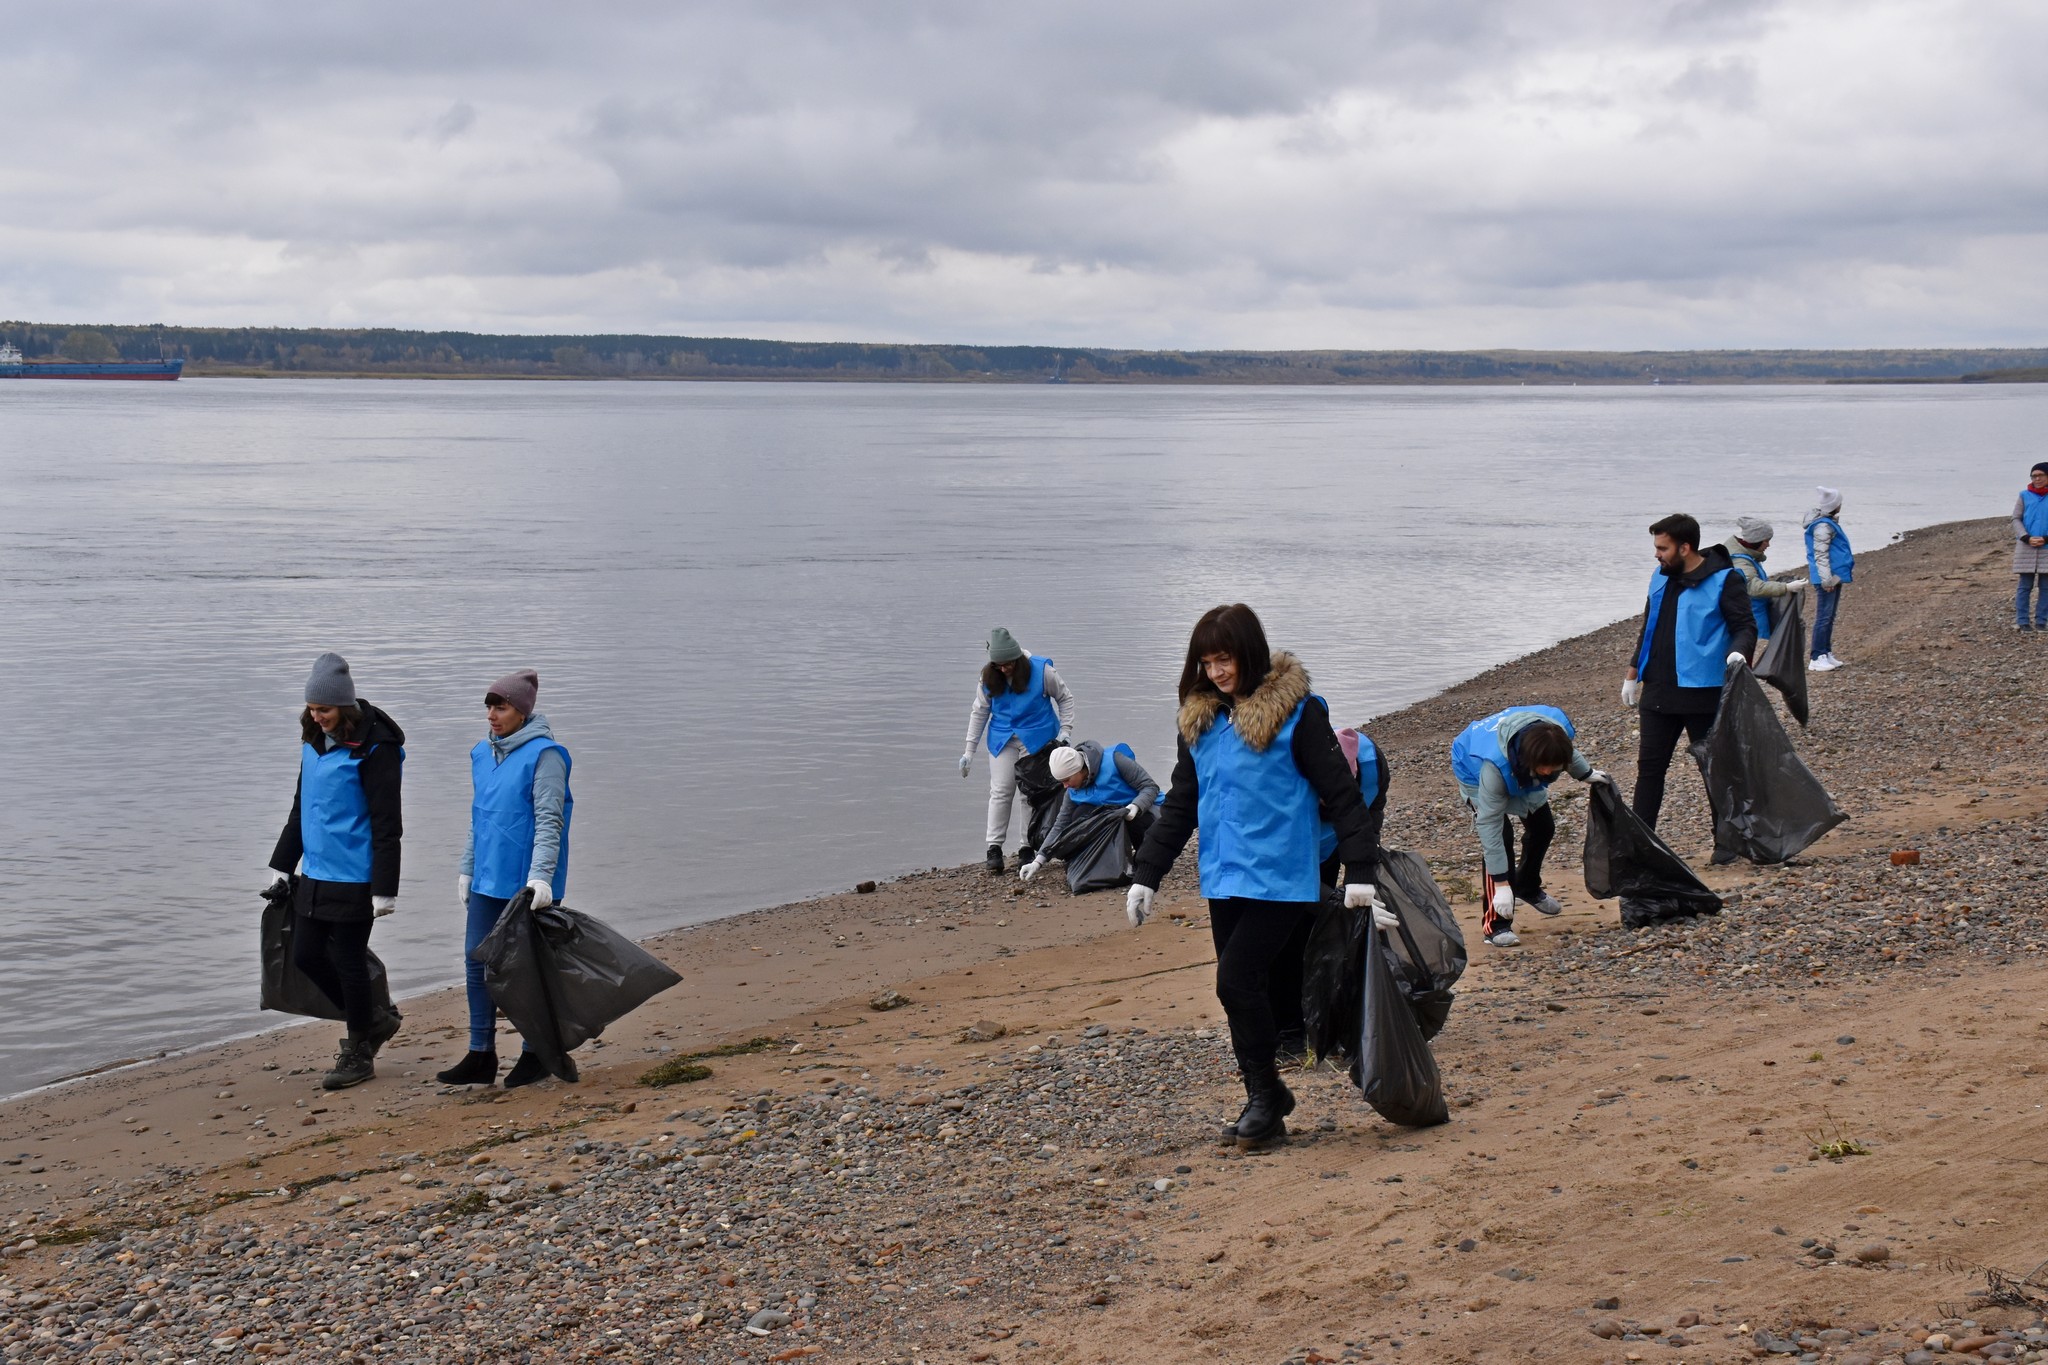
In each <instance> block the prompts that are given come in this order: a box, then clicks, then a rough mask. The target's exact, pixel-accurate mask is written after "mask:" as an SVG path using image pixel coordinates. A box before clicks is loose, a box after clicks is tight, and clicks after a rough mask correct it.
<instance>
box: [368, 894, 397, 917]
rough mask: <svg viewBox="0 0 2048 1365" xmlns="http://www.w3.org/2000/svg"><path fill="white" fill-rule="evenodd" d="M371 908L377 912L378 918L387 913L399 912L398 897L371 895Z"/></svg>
mask: <svg viewBox="0 0 2048 1365" xmlns="http://www.w3.org/2000/svg"><path fill="white" fill-rule="evenodd" d="M370 909H371V910H373V911H375V912H376V915H377V918H378V919H383V918H384V917H385V916H386V915H389V914H394V913H396V912H397V910H398V897H396V896H372V897H370Z"/></svg>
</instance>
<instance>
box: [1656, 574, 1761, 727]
mask: <svg viewBox="0 0 2048 1365" xmlns="http://www.w3.org/2000/svg"><path fill="white" fill-rule="evenodd" d="M1734 567H1735V561H1733V560H1732V559H1730V558H1729V557H1728V551H1727V550H1726V549H1724V548H1722V547H1721V546H1719V545H1709V546H1708V547H1707V548H1706V549H1704V550H1702V551H1700V565H1699V567H1698V568H1696V569H1692V570H1689V571H1687V572H1685V573H1678V574H1674V573H1671V572H1669V571H1668V570H1667V571H1666V572H1665V577H1667V578H1669V579H1671V582H1670V583H1668V584H1666V585H1665V588H1664V600H1663V602H1662V603H1661V604H1660V606H1661V610H1659V611H1658V613H1657V619H1656V620H1655V621H1652V620H1651V619H1650V610H1649V607H1648V606H1647V605H1645V606H1644V608H1643V625H1642V630H1639V631H1637V632H1636V648H1635V653H1633V654H1631V655H1630V656H1629V657H1630V659H1631V660H1634V659H1639V658H1642V653H1643V631H1650V632H1651V635H1650V657H1649V659H1648V660H1647V661H1646V662H1645V663H1644V665H1643V675H1642V684H1643V695H1642V696H1641V697H1640V698H1639V699H1638V700H1639V703H1640V705H1641V707H1642V709H1643V710H1645V711H1656V712H1659V713H1661V714H1664V715H1667V716H1700V715H1707V716H1710V715H1712V714H1714V713H1715V712H1716V711H1718V710H1720V709H1721V689H1720V687H1719V686H1714V687H1680V686H1679V685H1678V662H1677V648H1678V647H1677V643H1676V642H1677V638H1678V594H1679V593H1680V592H1683V591H1684V590H1685V589H1687V588H1691V587H1697V586H1698V585H1699V584H1701V583H1704V582H1705V581H1706V580H1707V579H1709V578H1711V577H1713V576H1714V575H1715V574H1717V573H1719V572H1720V571H1721V570H1723V569H1732V568H1734ZM1720 606H1721V620H1722V622H1723V623H1724V624H1725V625H1726V626H1727V627H1728V648H1729V649H1730V650H1731V651H1733V650H1740V651H1741V652H1742V653H1743V654H1745V655H1751V654H1755V653H1756V617H1755V616H1753V615H1751V614H1750V610H1749V580H1748V579H1746V578H1744V577H1743V576H1742V575H1741V574H1740V573H1731V574H1729V575H1728V576H1727V577H1726V578H1724V579H1722V580H1721V602H1720Z"/></svg>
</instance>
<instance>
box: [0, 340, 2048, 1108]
mask: <svg viewBox="0 0 2048 1365" xmlns="http://www.w3.org/2000/svg"><path fill="white" fill-rule="evenodd" d="M2044 429H2048V390H2044V389H2039V388H2031V387H2023V386H2013V387H1996V388H1991V387H1986V388H1968V389H1964V388H1947V387H1942V388H1935V387H1926V388H1920V387H1900V388H1876V387H1840V388H1755V389H1738V388H1640V389H1611V388H1597V389H1596V388H1583V389H1578V388H1549V389H1539V388H1517V389H1465V388H1433V389H1383V388H1371V389H1366V388H1361V389H1342V390H1331V389H1280V388H1200V389H1195V388H1173V389H1168V388H1091V387H1082V386H1049V385H1048V386H1031V387H964V386H961V387H955V386H945V387H937V386H934V387H917V386H880V385H877V386H853V385H822V384H821V385H797V384H788V385H783V384H776V385H768V384H762V385H744V384H623V383H588V384H566V383H564V384H550V383H525V384H520V383H484V382H445V383H442V382H437V383H414V382H379V381H360V382H356V381H333V380H326V381H319V380H314V381H291V380H197V381H186V382H182V383H179V384H175V385H154V384H152V385H98V384H95V385H86V384H56V383H43V384H32V383H28V382H25V381H24V382H19V383H10V384H6V385H4V386H0V507H4V511H5V515H4V518H0V621H4V623H5V625H4V632H5V634H4V636H0V699H4V701H5V705H6V715H5V721H4V729H0V759H4V764H5V775H6V779H7V783H6V787H7V793H6V798H5V800H4V802H0V1093H7V1092H10V1091H15V1090H19V1089H21V1088H23V1087H26V1086H29V1085H33V1084H36V1083H39V1082H42V1081H45V1080H48V1079H50V1078H53V1077H56V1076H60V1075H63V1074H66V1073H68V1072H70V1071H73V1070H76V1069H79V1068H82V1067H85V1066H89V1065H93V1064H96V1063H100V1062H104V1061H108V1060H112V1059H115V1058H121V1057H130V1056H140V1055H149V1054H153V1053H155V1052H157V1051H159V1050H162V1049H165V1048H172V1047H178V1046H182V1045H187V1044H190V1043H194V1042H198V1041H203V1040H207V1039H212V1038H220V1037H225V1036H229V1035H232V1034H235V1033H240V1032H246V1031H248V1030H250V1029H252V1028H258V1027H262V1026H263V1025H264V1024H266V1023H275V1022H278V1016H264V1015H262V1014H260V1013H259V1012H258V1011H257V1010H256V1009H255V1003H256V960H255V947H256V943H255V926H256V921H257V913H258V910H259V908H260V903H259V902H258V900H257V899H256V897H255V894H254V891H255V888H256V886H257V884H258V883H259V881H260V880H261V878H262V868H263V865H264V863H265V861H266V860H267V859H268V857H269V853H270V849H271V845H272V842H273V841H274V840H275V838H276V836H277V832H278V828H279V826H280V824H281V823H282V821H283V819H284V817H285V815H286V812H287V811H288V809H289V807H290V804H291V796H292V786H293V783H294V781H295V774H296V764H297V740H296V733H297V732H296V719H295V718H296V713H297V711H298V708H299V698H300V696H301V690H300V689H301V687H302V685H303V681H304V676H305V673H306V670H307V667H308V665H309V664H310V662H311V660H312V658H313V657H314V655H316V654H317V653H319V652H320V651H321V650H324V649H336V650H339V651H341V652H342V653H344V654H345V655H347V656H348V658H349V659H350V661H351V662H352V664H353V665H354V670H355V676H356V679H357V686H358V688H359V690H360V692H361V694H362V695H363V696H364V697H365V698H366V699H368V700H371V701H374V702H375V703H377V704H378V705H379V706H382V707H383V708H385V709H386V710H388V711H389V712H391V714H392V715H393V716H395V717H396V718H397V719H398V720H399V722H400V723H401V724H402V725H403V726H404V727H405V729H406V731H407V734H408V745H407V749H408V758H407V762H406V777H405V818H406V840H405V884H404V890H403V893H402V895H401V897H400V902H399V912H398V914H397V916H396V917H395V918H393V919H390V920H385V921H383V922H381V923H380V924H379V926H378V928H377V931H376V936H375V939H374V946H375V947H376V948H377V950H378V952H379V953H380V954H381V955H382V956H383V957H384V959H385V961H386V962H387V963H388V964H389V965H390V967H391V971H392V977H393V983H394V985H395V987H396V988H398V989H399V990H400V991H401V992H404V991H414V990H419V989H424V988H427V987H430V986H434V985H439V984H444V983H447V982H449V981H452V980H454V979H455V978H456V977H457V976H458V974H459V972H460V966H461V958H460V953H461V935H462V923H461V914H460V912H459V910H458V908H457V905H456V901H455V886H454V878H455V872H456V865H457V861H458V859H459V857H460V854H461V849H462V838H463V831H464V828H465V823H464V822H465V821H466V819H467V808H468V767H467V759H466V753H467V750H468V749H469V747H470V746H471V745H472V744H473V743H474V742H475V740H476V739H477V737H478V736H480V735H481V734H482V733H483V717H482V700H481V699H482V694H483V691H484V688H485V685H486V684H487V683H488V682H489V681H490V680H491V679H493V678H496V677H498V676H499V675H501V674H503V673H505V672H507V671H509V670H510V669H512V668H514V667H519V666H530V667H533V668H535V669H537V670H538V671H539V673H540V677H541V709H542V710H543V711H544V712H545V713H546V714H547V715H548V716H549V717H550V719H551V720H552V722H553V723H554V726H555V729H556V733H557V734H558V735H559V736H560V737H561V738H562V739H563V740H564V742H566V743H567V744H568V745H569V746H570V748H571V749H572V750H573V751H574V753H575V758H576V764H575V781H574V786H575V792H576V816H575V825H574V831H573V847H574V858H573V862H572V868H573V874H574V875H573V880H572V882H571V886H570V895H569V901H570V903H571V904H573V905H576V906H578V907H579V908H583V909H587V910H589V911H592V912H593V913H596V914H598V915H600V916H601V917H603V918H605V919H607V920H610V921H611V922H613V923H615V924H618V925H620V926H621V927H624V928H627V929H631V930H634V931H637V932H647V931H652V930H656V929H660V928H664V927H668V926H672V925H677V924H684V923H691V922H696V921H701V920H706V919H711V918H715V917H717V916H721V915H726V914H731V913H733V912H736V911H740V910H744V909H749V908H754V907H758V906H763V905H770V904H776V903H779V902H782V901H785V900H789V899H793V898H797V897H801V896H804V895H807V894H812V893H817V892H822V891H827V890H833V889H839V888H844V887H846V886H848V885H850V884H851V883H853V882H855V881H858V880H861V879H863V878H868V877H886V876H888V875H890V874H893V873H900V872H903V871H906V870H910V869H915V868H921V867H929V866H932V865H936V864H950V863H957V862H963V861H968V860H970V859H975V858H978V857H979V856H980V853H981V824H982V818H981V811H982V807H983V804H984V801H985V793H986V785H985V784H986V779H985V769H986V762H985V760H984V761H983V762H982V763H981V764H979V765H978V766H977V768H976V771H975V774H974V776H973V777H972V778H971V779H969V780H967V781H962V780H961V779H960V777H959V776H958V773H957V769H956V767H955V762H956V759H957V756H958V754H959V752H960V748H961V740H962V736H963V734H964V732H965V728H966V720H967V712H968V706H969V702H970V700H971V696H972V686H973V679H974V674H975V670H976V668H977V667H978V665H979V662H980V657H981V656H980V646H981V640H982V638H983V636H984V634H985V632H986V630H987V628H988V627H989V626H990V625H992V624H1003V625H1006V626H1008V627H1009V628H1010V629H1011V630H1012V631H1013V632H1015V634H1016V635H1017V637H1018V639H1019V640H1021V641H1022V642H1023V643H1024V644H1025V646H1026V647H1027V648H1029V649H1031V650H1033V651H1034V652H1038V653H1044V654H1050V655H1051V656H1052V657H1053V658H1054V659H1055V660H1056V661H1057V663H1058V665H1059V668H1060V671H1061V673H1062V674H1063V675H1064V676H1065V677H1066V679H1067V681H1068V683H1069V684H1070V686H1071V687H1072V688H1073V690H1074V692H1075V694H1076V696H1077V699H1078V702H1079V709H1080V733H1081V734H1082V735H1083V736H1089V737H1095V738H1099V739H1103V740H1110V741H1115V740H1128V741H1130V742H1131V743H1132V744H1133V745H1134V747H1136V749H1137V750H1138V753H1139V756H1140V757H1141V758H1142V759H1143V760H1145V761H1146V762H1147V763H1148V764H1149V765H1150V766H1151V767H1152V770H1153V772H1154V773H1155V774H1156V775H1158V776H1159V777H1161V778H1162V779H1164V777H1165V776H1166V775H1167V773H1168V772H1169V770H1170V769H1171V767H1172V747H1171V746H1172V713H1173V686H1174V681H1175V678H1176V677H1177V674H1178V668H1179V660H1180V654H1181V650H1182V649H1183V647H1184V644H1185V641H1186V633H1187V630H1188V627H1189V626H1190V624H1191V623H1192V622H1193V620H1194V618H1195V617H1196V616H1197V615H1198V614H1199V613H1200V612H1201V611H1202V610H1204V609H1205V608H1207V607H1209V606H1212V605H1214V604H1216V603H1217V602H1221V601H1240V600H1241V601H1246V602H1250V603H1252V604H1253V605H1254V606H1255V607H1257V609H1258V610H1259V612H1260V614H1261V615H1262V616H1263V617H1264V619H1265V621H1266V624H1267V628H1268V632H1269V634H1270V635H1271V637H1272V638H1273V640H1274V641H1275V643H1276V644H1277V645H1279V646H1281V647H1285V648H1291V649H1294V650H1296V651H1297V652H1299V653H1300V654H1301V655H1302V656H1303V657H1304V659H1305V660H1306V661H1307V662H1308V664H1309V667H1310V669H1311V671H1312V672H1313V674H1314V677H1315V680H1316V683H1317V686H1318V690H1319V691H1321V692H1322V693H1323V694H1324V695H1326V696H1327V697H1328V698H1329V699H1330V700H1331V702H1332V705H1333V709H1334V711H1335V713H1336V715H1337V717H1338V719H1339V721H1340V723H1350V722H1356V721H1360V720H1363V719H1365V718H1367V717H1369V716H1371V715H1374V714H1376V713H1379V712H1383V711H1386V710H1389V709H1392V708H1395V707H1398V706H1401V705H1403V704H1405V703H1407V702H1410V701H1414V700H1416V699H1418V698H1420V697H1423V696H1426V695H1428V694H1430V693H1431V692H1434V691H1436V690H1438V689H1440V688H1442V687H1443V686H1445V685H1446V684H1449V683H1451V682H1454V681H1456V680H1458V679H1460V678H1462V677H1465V676H1468V675H1470V674H1472V673H1474V672H1477V671H1479V670H1482V669H1484V668H1487V667H1489V666H1491V665H1493V664H1496V663H1499V662H1501V661H1503V660H1506V659H1509V658H1512V657H1514V656H1516V655H1519V654H1522V653H1525V652H1528V651H1530V650H1533V649H1537V648H1540V647H1542V646H1543V645H1546V644H1548V643H1550V642H1552V641H1553V640H1556V639H1559V638H1562V637H1564V636H1567V635H1572V634H1576V633H1578V632H1580V631H1583V630H1587V629H1590V628H1592V627H1595V626H1598V625H1601V624H1603V623H1605V622H1607V621H1610V620H1613V619H1614V618H1615V617H1617V616H1619V615H1622V614H1624V613H1626V612H1628V611H1631V610H1633V609H1636V608H1638V607H1639V606H1640V604H1641V601H1642V591H1643V586H1644V583H1645V581H1646V579H1647V576H1648V573H1649V570H1650V567H1651V563H1650V558H1649V548H1648V537H1647V536H1646V534H1645V533H1644V530H1643V528H1644V526H1646V525H1647V524H1648V523H1649V522H1650V521H1651V520H1652V519H1654V518H1655V517H1656V516H1658V515H1661V514H1662V513H1664V512H1666V511H1670V510H1673V509H1680V508H1682V509H1686V510H1690V511H1692V512H1694V513H1695V514H1696V515H1698V516H1700V517H1701V519H1702V520H1703V522H1705V523H1706V525H1707V529H1708V533H1709V535H1710V536H1712V537H1714V538H1719V537H1720V536H1723V535H1725V534H1727V533H1728V531H1729V530H1730V529H1731V523H1732V519H1733V518H1734V517H1735V516H1736V515H1738V514H1740V513H1744V512H1756V513H1761V514H1764V515H1767V516H1769V517H1771V518H1772V519H1774V520H1775V521H1776V522H1777V524H1778V526H1779V528H1780V530H1779V547H1780V548H1779V549H1778V550H1777V551H1776V553H1775V554H1774V555H1773V563H1774V564H1777V565H1778V566H1779V567H1785V566H1787V565H1789V564H1790V563H1792V562H1793V560H1794V558H1795V556H1796V553H1797V551H1796V546H1797V542H1798V521H1799V513H1800V511H1801V510H1802V509H1803V508H1804V507H1805V506H1806V505H1807V504H1808V502H1809V501H1810V494H1811V489H1812V485H1813V484H1814V483H1816V482H1826V483H1830V484H1834V485H1837V486H1839V487H1841V488H1842V489H1844V491H1845V493H1846V495H1847V498H1848V504H1847V509H1846V514H1845V515H1846V523H1845V524H1846V526H1847V528H1848V530H1849V532H1850V534H1851V536H1852V538H1853V539H1854V541H1855V542H1856V543H1857V545H1858V546H1859V547H1864V548H1874V547H1876V546H1878V545H1882V544H1883V543H1885V541H1886V540H1887V539H1888V538H1890V537H1891V536H1892V535H1894V534H1895V533H1897V532H1899V531H1901V530H1904V529H1906V528H1909V527H1912V526H1916V525H1923V524H1927V523H1930V522H1936V521H1945V520H1950V519H1953V518H1959V517H1974V516H1985V515H1993V514H2003V513H2004V512H2005V511H2006V510H2007V509H2008V508H2009V507H2010V506H2011V502H2012V498H2013V495H2014V493H2015V491H2016V490H2017V489H2018V488H2019V486H2020V484H2021V483H2022V482H2023V479H2024V475H2025V471H2026V470H2027V468H2028V466H2029V465H2030V464H2031V463H2032V461H2033V460H2035V459H2037V458H2039V455H2040V451H2039V434H2040V432H2041V431H2043V430H2044ZM1855 639H1856V608H1855V605H1854V601H1853V599H1851V601H1850V603H1849V605H1848V606H1847V607H1846V608H1845V610H1844V613H1843V618H1842V627H1841V634H1840V640H1841V652H1842V653H1843V654H1844V655H1845V656H1847V657H1849V658H1851V659H1853V658H1854V657H1855V654H1856V648H1855ZM1619 667H1620V661H1619V660H1617V670H1618V669H1619ZM1412 780H1417V781H1419V780H1423V779H1421V778H1415V779H1412ZM1114 899H1115V898H1114V897H1105V898H1104V913H1105V914H1113V913H1119V911H1118V910H1117V908H1116V907H1115V906H1114V905H1112V904H1111V903H1110V902H1111V901H1112V900H1114ZM683 966H684V967H685V969H687V964H683Z"/></svg>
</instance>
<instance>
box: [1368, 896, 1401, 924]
mask: <svg viewBox="0 0 2048 1365" xmlns="http://www.w3.org/2000/svg"><path fill="white" fill-rule="evenodd" d="M1372 927H1373V928H1375V929H1386V930H1389V931H1391V930H1394V929H1399V928H1400V927H1401V917H1400V916H1399V915H1397V914H1395V913H1394V912H1393V911H1392V910H1389V909H1388V908H1387V907H1386V906H1384V905H1381V904H1380V903H1379V902H1378V901H1374V902H1373V903H1372Z"/></svg>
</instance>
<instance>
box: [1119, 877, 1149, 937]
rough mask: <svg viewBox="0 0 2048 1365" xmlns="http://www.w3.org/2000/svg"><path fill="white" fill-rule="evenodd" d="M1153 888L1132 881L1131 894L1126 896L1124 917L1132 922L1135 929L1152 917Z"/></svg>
mask: <svg viewBox="0 0 2048 1365" xmlns="http://www.w3.org/2000/svg"><path fill="white" fill-rule="evenodd" d="M1153 894H1154V893H1153V891H1152V888H1151V887H1149V886H1139V885H1138V884H1137V883H1136V882H1132V883H1131V890H1130V894H1128V895H1126V896H1125V897H1124V918H1125V919H1127V920H1129V921H1130V922H1131V927H1132V928H1133V929H1135V928H1137V927H1138V926H1139V925H1141V924H1143V923H1144V922H1145V921H1146V920H1148V919H1150V918H1152V896H1153Z"/></svg>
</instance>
